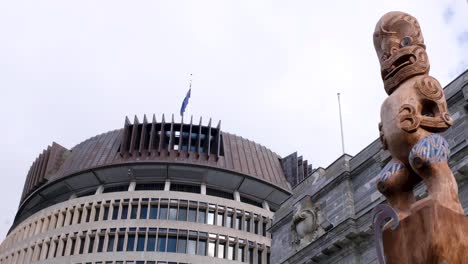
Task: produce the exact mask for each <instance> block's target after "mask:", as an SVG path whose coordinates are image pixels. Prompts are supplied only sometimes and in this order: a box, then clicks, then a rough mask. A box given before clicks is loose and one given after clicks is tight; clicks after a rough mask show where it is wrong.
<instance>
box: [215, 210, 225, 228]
mask: <svg viewBox="0 0 468 264" xmlns="http://www.w3.org/2000/svg"><path fill="white" fill-rule="evenodd" d="M223 223H224V213H223V212H218V217H217V218H216V225H218V226H223Z"/></svg>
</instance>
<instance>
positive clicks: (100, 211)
mask: <svg viewBox="0 0 468 264" xmlns="http://www.w3.org/2000/svg"><path fill="white" fill-rule="evenodd" d="M104 207H105V206H104V201H102V202H101V204H100V205H99V218H98V221H102V220H104Z"/></svg>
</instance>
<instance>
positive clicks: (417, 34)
mask: <svg viewBox="0 0 468 264" xmlns="http://www.w3.org/2000/svg"><path fill="white" fill-rule="evenodd" d="M373 40H374V47H375V50H376V52H377V57H378V59H379V62H380V75H381V77H382V80H383V85H384V88H385V91H386V92H387V94H388V97H387V99H386V100H385V101H384V103H383V104H382V108H381V114H380V117H381V123H380V124H379V131H380V140H381V142H382V145H383V147H384V149H388V151H389V152H390V154H391V155H392V160H391V161H390V162H389V163H388V164H387V165H386V166H385V167H384V169H383V170H382V171H381V172H380V175H379V179H378V182H377V188H378V190H379V191H380V192H381V193H382V194H383V195H384V196H385V197H386V198H387V201H388V202H389V204H390V206H391V207H392V208H393V210H395V211H396V214H394V215H395V217H396V216H398V220H399V223H400V224H399V226H398V227H396V226H395V222H394V225H393V228H395V230H394V231H392V230H390V229H389V226H390V225H387V226H386V227H384V229H385V230H384V234H383V237H382V240H383V247H384V251H385V257H386V261H387V263H437V264H438V263H442V262H443V261H448V263H467V262H459V260H464V261H466V260H468V239H467V238H466V237H468V219H467V218H465V217H464V215H463V208H462V206H461V204H460V200H459V198H458V186H457V182H456V180H455V178H454V176H453V174H452V171H451V170H450V167H449V165H448V157H449V154H450V153H449V150H450V148H449V146H448V143H447V141H446V140H445V139H444V138H443V137H442V136H441V135H440V134H437V133H439V132H443V131H445V130H447V129H448V128H450V126H451V125H452V124H453V120H452V118H451V117H450V114H449V112H448V107H447V102H446V100H445V96H444V91H443V90H442V87H441V85H440V84H439V82H438V81H437V80H436V79H435V78H434V77H431V76H429V68H430V67H429V60H428V56H427V53H426V46H425V44H424V39H423V36H422V32H421V28H420V26H419V23H418V21H417V20H416V18H414V17H413V16H411V15H409V14H406V13H403V12H389V13H387V14H385V15H384V16H383V17H382V18H381V19H380V20H379V21H378V23H377V25H376V27H375V31H374V35H373ZM421 181H422V182H423V183H424V184H425V185H426V187H427V193H428V196H427V197H426V198H424V199H422V200H420V201H416V199H415V196H414V193H413V189H414V187H415V186H416V184H418V183H420V182H421ZM382 213H385V214H386V216H384V215H382ZM380 214H381V215H380V216H379V217H378V218H380V219H382V218H383V217H390V216H392V215H393V214H392V213H391V212H389V213H388V212H387V213H386V212H385V211H382V212H381V213H380ZM375 219H377V218H375ZM396 222H398V221H396ZM374 228H382V226H381V225H380V226H379V225H377V226H374ZM442 230H443V231H442ZM380 231H382V230H380ZM449 236H450V237H449ZM443 241H445V242H443ZM447 241H453V242H450V246H449V244H448V242H447ZM442 242H443V243H442ZM376 244H377V243H376ZM444 244H446V245H444ZM378 254H382V252H379V250H378ZM380 260H385V258H383V256H382V255H380V256H379V261H380ZM380 262H381V263H384V262H385V261H383V262H382V261H380Z"/></svg>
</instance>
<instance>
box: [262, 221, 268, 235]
mask: <svg viewBox="0 0 468 264" xmlns="http://www.w3.org/2000/svg"><path fill="white" fill-rule="evenodd" d="M266 231H267V223H266V222H263V224H262V236H266Z"/></svg>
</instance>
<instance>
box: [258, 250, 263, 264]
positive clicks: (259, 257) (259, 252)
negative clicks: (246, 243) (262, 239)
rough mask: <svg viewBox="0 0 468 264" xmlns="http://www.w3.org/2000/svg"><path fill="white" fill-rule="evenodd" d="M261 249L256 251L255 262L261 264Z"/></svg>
mask: <svg viewBox="0 0 468 264" xmlns="http://www.w3.org/2000/svg"><path fill="white" fill-rule="evenodd" d="M262 253H263V252H262V251H260V250H259V251H257V264H262Z"/></svg>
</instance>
